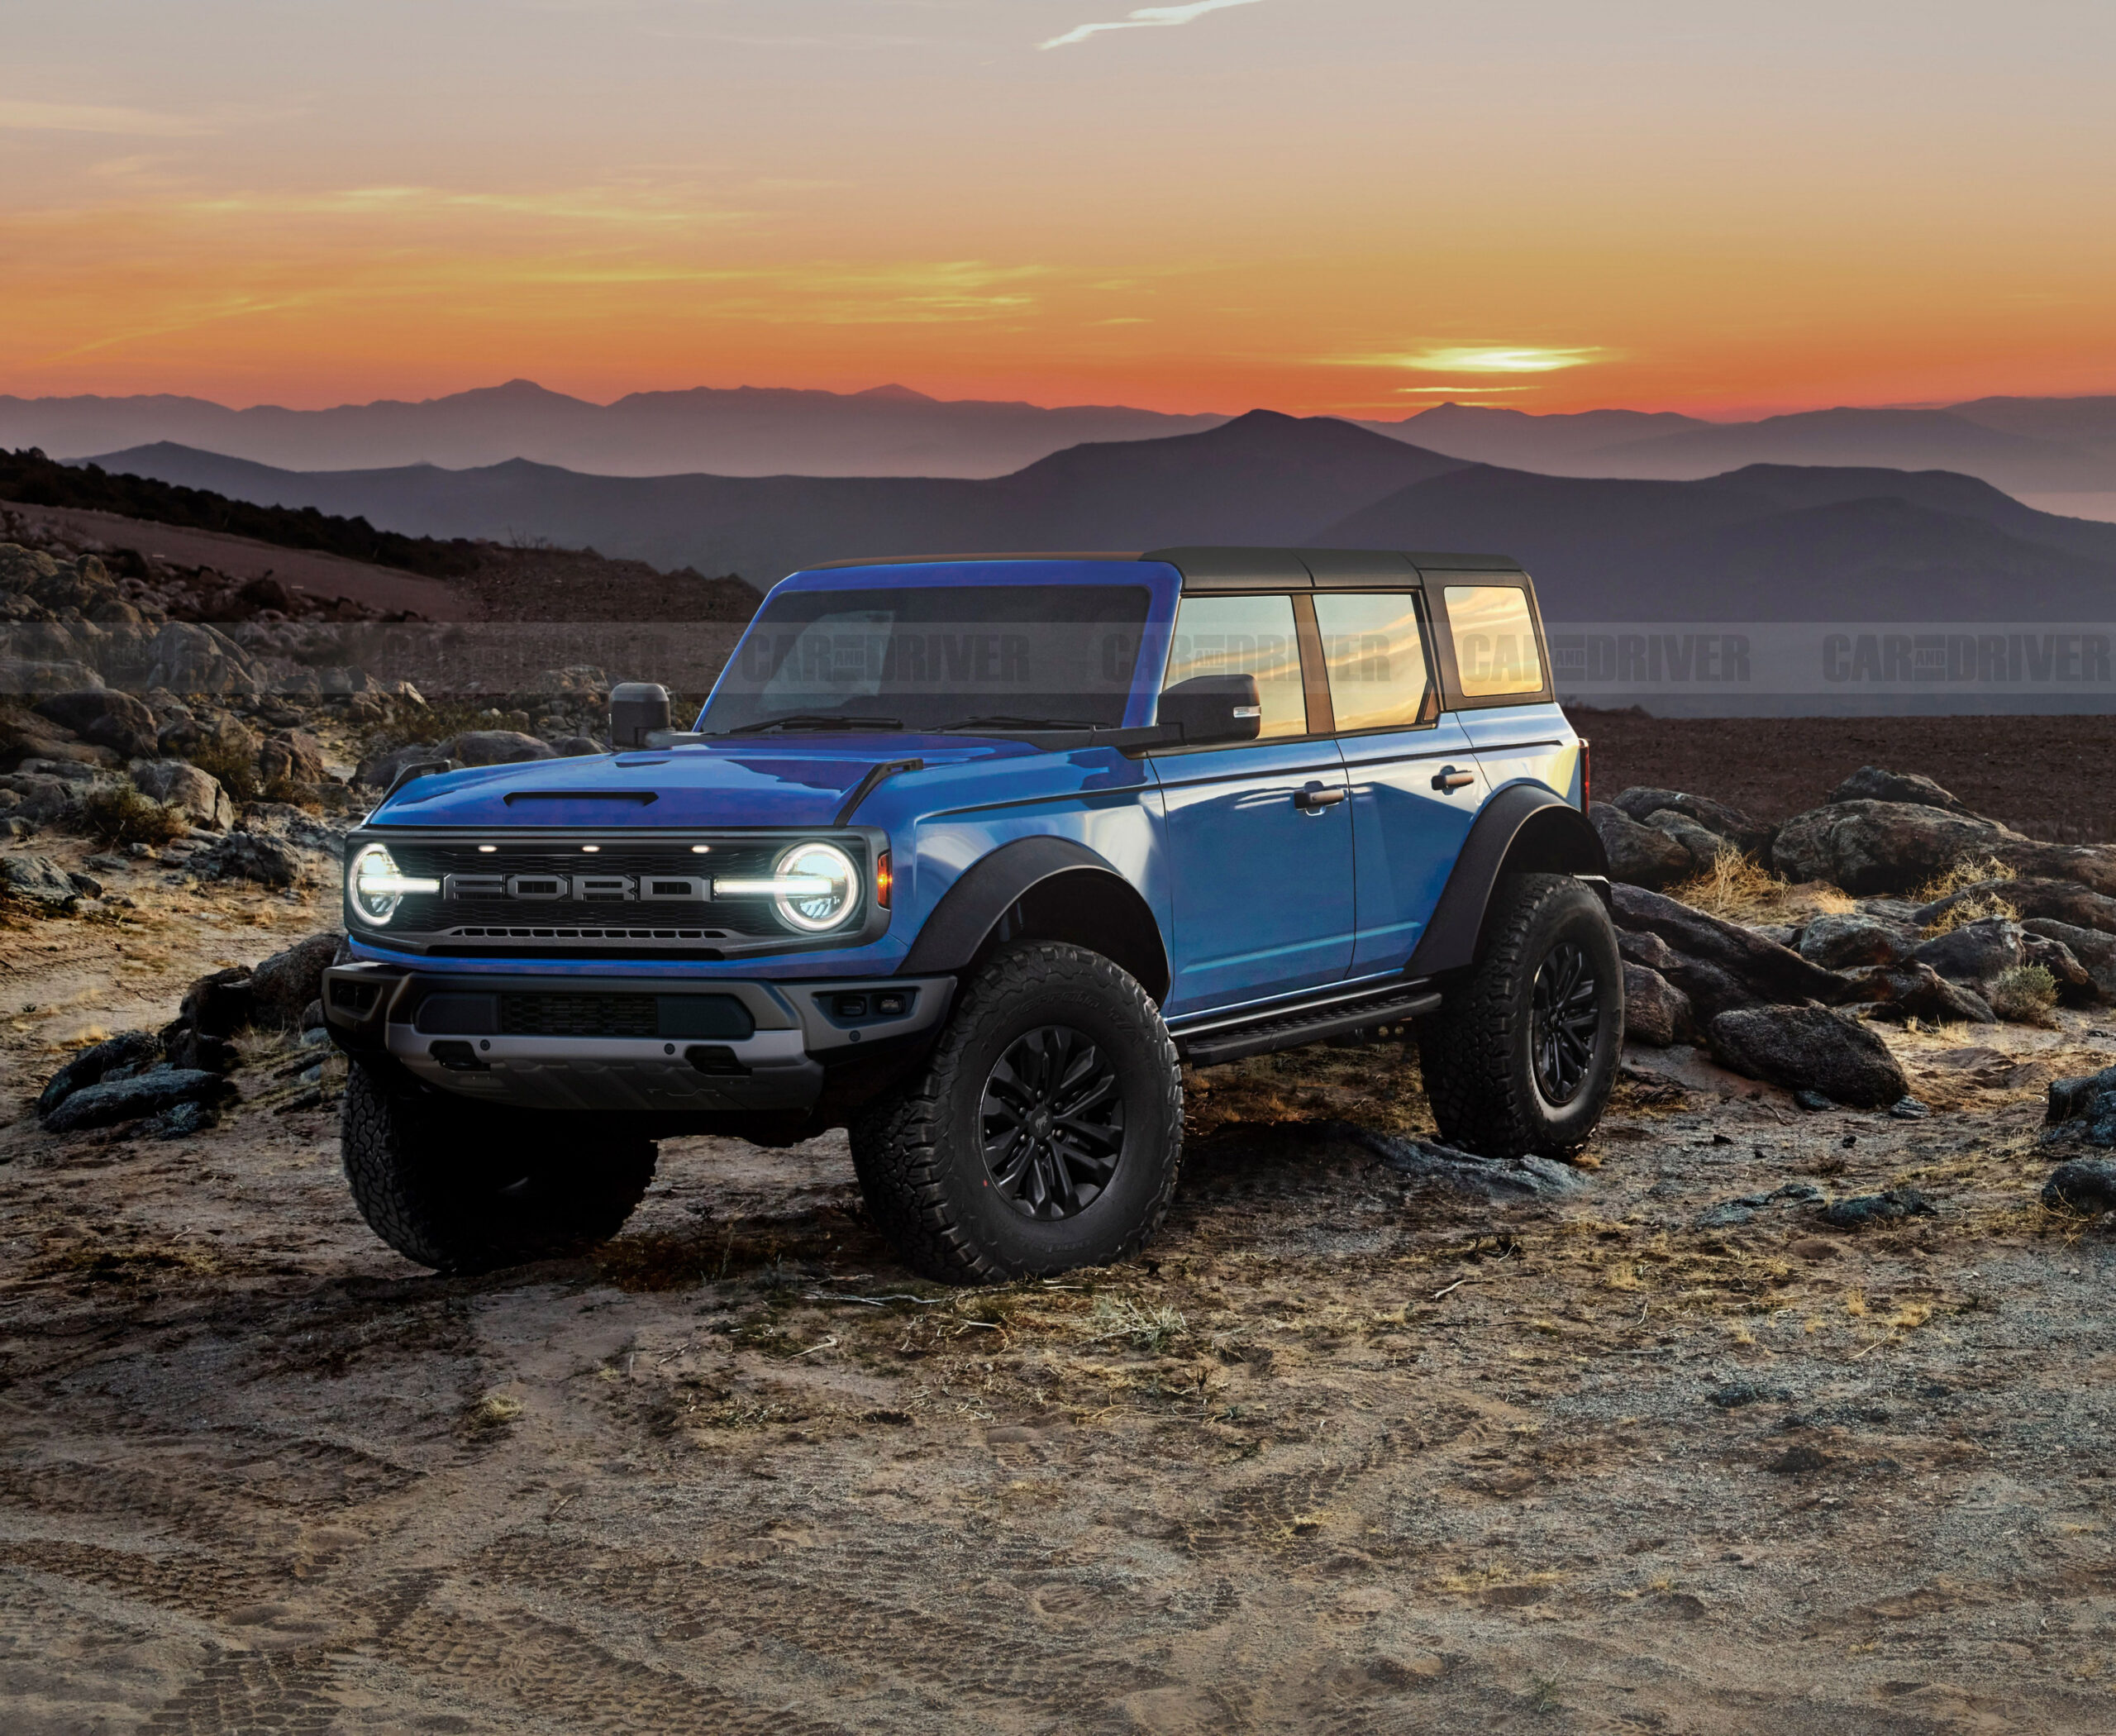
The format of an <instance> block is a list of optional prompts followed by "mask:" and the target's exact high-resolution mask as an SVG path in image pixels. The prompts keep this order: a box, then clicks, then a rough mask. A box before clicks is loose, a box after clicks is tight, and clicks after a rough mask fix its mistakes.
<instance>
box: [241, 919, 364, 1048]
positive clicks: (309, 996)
mask: <svg viewBox="0 0 2116 1736" xmlns="http://www.w3.org/2000/svg"><path fill="white" fill-rule="evenodd" d="M344 940H345V937H344V936H343V935H341V934H340V933H339V932H338V931H337V930H336V929H335V928H332V929H326V931H325V932H322V933H321V934H312V935H310V936H309V937H308V938H307V940H304V941H298V942H295V943H294V944H293V946H291V947H288V948H287V950H286V951H284V952H275V953H274V954H273V955H272V956H271V957H269V958H268V959H266V960H265V961H264V963H263V964H261V965H260V966H257V968H256V969H255V971H252V972H251V973H250V1003H251V1018H252V1021H253V1022H254V1023H257V1024H260V1025H269V1026H274V1027H277V1028H280V1029H283V1030H284V1029H291V1028H293V1027H294V1026H297V1025H298V1024H299V1023H301V1017H302V1013H303V1011H304V1010H306V1009H307V1006H308V1004H309V1003H310V1002H311V1001H312V1000H315V999H317V998H318V997H319V996H321V995H322V993H323V972H324V970H325V968H326V966H329V965H330V963H331V961H332V960H333V959H335V958H336V956H338V949H339V947H341V945H342V944H343V943H344Z"/></svg>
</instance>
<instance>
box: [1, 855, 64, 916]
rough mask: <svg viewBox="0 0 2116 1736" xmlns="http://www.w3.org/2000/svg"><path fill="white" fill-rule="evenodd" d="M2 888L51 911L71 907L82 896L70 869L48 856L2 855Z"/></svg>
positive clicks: (27, 901)
mask: <svg viewBox="0 0 2116 1736" xmlns="http://www.w3.org/2000/svg"><path fill="white" fill-rule="evenodd" d="M0 889H5V890H6V891H8V892H11V893H12V894H14V895H15V896H16V897H17V898H18V899H23V900H24V901H25V902H26V903H29V904H41V905H42V906H43V907H44V908H45V909H47V910H67V909H72V908H73V905H74V901H75V900H76V899H79V897H80V895H81V894H80V890H79V888H78V887H76V886H75V885H74V882H73V881H72V880H70V879H69V878H68V877H67V874H66V870H64V869H63V868H61V867H60V866H59V864H58V863H56V862H55V861H52V860H51V858H50V856H0Z"/></svg>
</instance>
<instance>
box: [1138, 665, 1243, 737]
mask: <svg viewBox="0 0 2116 1736" xmlns="http://www.w3.org/2000/svg"><path fill="white" fill-rule="evenodd" d="M1160 722H1161V723H1174V724H1176V725H1178V726H1180V727H1181V729H1182V731H1183V745H1184V746H1185V747H1194V746H1197V745H1198V744H1199V742H1253V741H1255V740H1256V737H1257V733H1258V732H1259V731H1261V729H1262V728H1263V727H1264V702H1263V701H1262V699H1260V698H1258V696H1257V693H1256V676H1254V675H1193V676H1192V677H1191V678H1190V679H1189V680H1188V681H1179V682H1177V683H1176V684H1175V686H1173V687H1171V688H1168V689H1165V690H1164V691H1163V693H1162V694H1161V696H1160Z"/></svg>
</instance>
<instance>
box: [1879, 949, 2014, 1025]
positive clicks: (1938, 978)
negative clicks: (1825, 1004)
mask: <svg viewBox="0 0 2116 1736" xmlns="http://www.w3.org/2000/svg"><path fill="white" fill-rule="evenodd" d="M1847 981H1848V982H1849V983H1850V984H1851V998H1852V999H1854V1000H1856V1001H1862V1002H1865V1003H1866V1004H1868V1005H1869V1006H1875V1005H1878V1006H1883V1007H1893V1008H1894V1009H1897V1010H1898V1011H1899V1013H1900V1015H1901V1017H1902V1018H1922V1019H1923V1020H1925V1021H1926V1023H1928V1024H1935V1025H1947V1024H1968V1025H1988V1024H1995V1023H1997V1022H1998V1015H1997V1014H1996V1013H1994V1012H1993V1011H1992V1010H1991V1005H1990V1002H1989V1001H1987V1000H1985V999H1984V998H1983V996H1981V995H1980V994H1977V993H1975V991H1974V990H1970V989H1966V988H1964V987H1962V986H1961V985H1960V984H1959V983H1951V982H1949V981H1948V980H1947V978H1945V977H1944V976H1942V975H1940V973H1939V972H1938V971H1935V970H1934V969H1933V967H1932V966H1930V965H1920V964H1911V963H1907V962H1906V963H1904V964H1899V965H1869V966H1866V968H1865V969H1864V970H1861V971H1851V972H1849V973H1847Z"/></svg>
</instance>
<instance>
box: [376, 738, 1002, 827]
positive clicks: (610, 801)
mask: <svg viewBox="0 0 2116 1736" xmlns="http://www.w3.org/2000/svg"><path fill="white" fill-rule="evenodd" d="M1036 753H1037V750H1036V749H1035V748H1033V747H1031V746H1027V745H1025V744H1023V743H1022V742H1002V741H994V740H990V739H988V738H983V737H969V738H965V737H961V736H898V735H889V736H873V735H863V736H858V737H816V736H798V737H791V738H789V737H773V738H771V739H770V740H769V741H758V742H741V743H739V744H737V743H735V742H727V743H724V744H723V743H718V742H715V743H711V744H700V745H697V746H682V747H671V748H665V749H649V750H643V751H639V752H625V753H618V754H598V755H595V756H583V757H581V758H579V759H572V760H531V761H526V762H524V763H522V764H520V765H485V766H479V767H475V768H474V769H471V770H465V771H451V772H446V773H436V774H434V775H431V776H429V777H423V778H419V779H416V780H413V781H412V782H411V783H409V784H407V785H405V786H404V787H403V789H400V790H399V791H398V793H397V794H395V795H394V796H393V797H391V798H390V799H388V801H386V802H384V803H383V804H382V805H381V806H379V808H376V809H375V810H374V813H371V814H370V815H369V817H368V818H369V823H370V824H374V825H382V826H447V827H464V826H490V827H551V826H593V827H627V826H638V827H678V826H684V827H689V826H697V827H723V826H759V827H811V826H828V825H830V824H831V823H832V822H833V821H834V820H835V819H836V818H837V811H838V809H839V808H841V807H842V806H843V805H844V804H845V799H846V797H847V796H848V795H850V794H851V793H852V790H853V789H854V787H855V785H858V783H859V782H860V780H861V779H862V778H864V777H865V776H866V775H867V773H868V772H869V771H870V770H872V769H873V768H874V767H875V766H876V765H886V764H888V763H889V761H893V760H923V761H925V762H926V763H927V765H929V766H932V765H963V764H966V763H968V762H970V761H980V760H991V759H995V758H1014V757H1019V756H1034V755H1035V754H1036Z"/></svg>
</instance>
